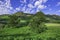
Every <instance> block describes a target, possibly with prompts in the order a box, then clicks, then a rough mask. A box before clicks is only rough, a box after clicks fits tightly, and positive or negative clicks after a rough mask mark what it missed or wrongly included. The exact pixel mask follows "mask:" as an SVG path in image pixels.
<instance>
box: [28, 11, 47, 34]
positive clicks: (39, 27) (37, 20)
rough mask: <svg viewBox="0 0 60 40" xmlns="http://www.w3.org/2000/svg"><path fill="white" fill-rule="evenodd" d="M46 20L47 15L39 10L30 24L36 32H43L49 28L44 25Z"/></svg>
mask: <svg viewBox="0 0 60 40" xmlns="http://www.w3.org/2000/svg"><path fill="white" fill-rule="evenodd" d="M44 22H45V15H44V14H43V13H42V12H37V13H36V14H35V16H34V17H33V18H32V20H31V22H30V23H29V26H30V27H31V29H32V30H33V31H34V32H36V33H41V32H43V31H45V29H47V28H46V27H45V25H44Z"/></svg>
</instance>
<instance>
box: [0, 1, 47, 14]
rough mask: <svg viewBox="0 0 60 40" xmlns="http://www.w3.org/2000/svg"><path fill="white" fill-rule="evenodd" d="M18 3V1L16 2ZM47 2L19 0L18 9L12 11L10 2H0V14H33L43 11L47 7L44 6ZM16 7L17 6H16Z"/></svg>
mask: <svg viewBox="0 0 60 40" xmlns="http://www.w3.org/2000/svg"><path fill="white" fill-rule="evenodd" d="M17 1H18V0H17ZM47 1H48V0H29V1H28V0H20V4H22V6H21V5H20V6H19V7H16V8H15V9H13V7H12V6H11V5H12V4H11V0H4V1H0V14H9V13H15V12H17V11H23V12H26V13H33V12H37V11H40V9H41V10H42V9H45V8H46V7H47V6H46V5H44V3H46V2H47ZM17 5H18V4H17Z"/></svg>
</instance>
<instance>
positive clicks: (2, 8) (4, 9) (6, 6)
mask: <svg viewBox="0 0 60 40" xmlns="http://www.w3.org/2000/svg"><path fill="white" fill-rule="evenodd" d="M12 9H13V7H11V3H10V0H4V1H0V14H9V13H10V11H11V10H12Z"/></svg>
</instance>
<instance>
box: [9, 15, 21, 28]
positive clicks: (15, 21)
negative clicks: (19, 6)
mask: <svg viewBox="0 0 60 40" xmlns="http://www.w3.org/2000/svg"><path fill="white" fill-rule="evenodd" d="M19 21H20V19H18V16H16V15H11V16H9V21H8V25H9V26H10V27H13V26H14V27H16V25H17V24H18V23H19Z"/></svg>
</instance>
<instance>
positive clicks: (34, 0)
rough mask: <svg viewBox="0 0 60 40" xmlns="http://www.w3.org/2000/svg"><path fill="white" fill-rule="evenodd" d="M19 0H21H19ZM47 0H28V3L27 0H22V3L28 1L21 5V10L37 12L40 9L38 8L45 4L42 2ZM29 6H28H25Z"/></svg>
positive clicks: (44, 6)
mask: <svg viewBox="0 0 60 40" xmlns="http://www.w3.org/2000/svg"><path fill="white" fill-rule="evenodd" d="M20 1H21V0H20ZM47 1H48V0H29V3H28V2H27V0H24V1H22V3H24V2H25V3H28V4H25V3H24V4H25V6H24V7H23V8H24V10H23V9H22V11H23V12H31V11H32V12H33V11H35V12H37V11H40V9H45V8H46V7H47V6H46V5H44V4H43V3H46V2H47ZM26 6H27V7H29V8H26ZM34 8H35V9H34Z"/></svg>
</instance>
